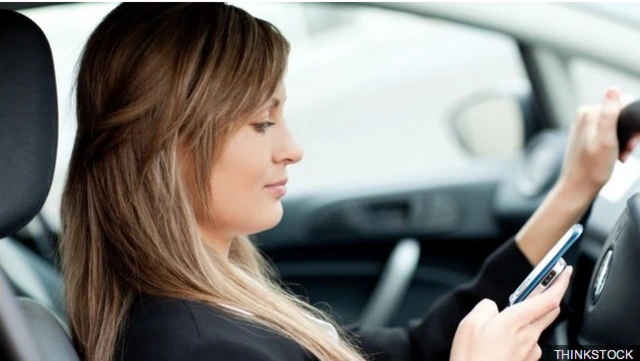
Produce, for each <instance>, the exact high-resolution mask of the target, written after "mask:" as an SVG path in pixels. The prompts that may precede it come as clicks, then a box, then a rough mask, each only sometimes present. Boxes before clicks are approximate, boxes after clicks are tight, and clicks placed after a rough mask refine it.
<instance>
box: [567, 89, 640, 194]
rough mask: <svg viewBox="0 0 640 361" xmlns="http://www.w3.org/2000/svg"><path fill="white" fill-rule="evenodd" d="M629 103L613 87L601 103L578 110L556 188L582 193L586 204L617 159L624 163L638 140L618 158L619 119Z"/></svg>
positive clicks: (629, 97) (632, 142) (600, 185)
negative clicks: (622, 110) (563, 187)
mask: <svg viewBox="0 0 640 361" xmlns="http://www.w3.org/2000/svg"><path fill="white" fill-rule="evenodd" d="M632 100H633V97H632V96H631V95H630V94H625V95H624V96H621V95H620V90H618V89H617V88H615V87H612V88H609V89H608V90H607V92H606V93H605V96H604V98H603V100H602V102H601V103H599V104H595V105H588V106H582V107H580V108H579V109H578V111H577V115H576V119H575V120H574V122H573V124H572V125H571V130H570V132H569V142H568V144H567V151H566V153H565V157H564V163H563V166H562V173H561V176H560V179H559V181H558V184H560V185H561V186H565V187H567V188H569V189H572V190H574V191H575V192H581V194H583V195H584V197H586V198H589V200H591V199H592V198H593V197H595V195H596V194H597V193H598V192H599V191H600V189H601V188H602V187H603V186H604V185H605V183H607V181H608V180H609V178H610V177H611V173H612V172H613V166H614V165H615V162H616V159H618V158H619V157H620V158H621V159H622V160H625V159H626V157H627V156H628V155H629V153H630V152H631V150H633V147H634V146H635V144H636V143H637V141H638V140H639V139H640V138H638V137H637V136H636V137H633V138H632V139H631V141H630V142H629V143H630V144H628V145H626V147H625V150H624V151H623V154H618V149H619V147H618V136H617V133H616V129H617V125H618V116H619V115H620V110H621V109H622V108H624V107H625V106H627V105H628V104H629V103H630V102H631V101H632Z"/></svg>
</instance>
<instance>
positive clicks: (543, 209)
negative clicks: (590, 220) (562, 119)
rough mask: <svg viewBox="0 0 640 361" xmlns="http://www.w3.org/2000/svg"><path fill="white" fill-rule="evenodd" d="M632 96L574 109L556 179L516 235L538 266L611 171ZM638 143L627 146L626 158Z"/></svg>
mask: <svg viewBox="0 0 640 361" xmlns="http://www.w3.org/2000/svg"><path fill="white" fill-rule="evenodd" d="M632 99H633V97H632V96H631V95H628V94H626V95H625V96H621V95H620V91H619V90H618V89H617V88H613V87H612V88H610V89H609V90H607V92H606V94H605V96H604V98H603V100H602V103H600V104H596V105H590V106H583V107H581V108H580V109H578V112H577V115H576V119H575V121H574V122H573V124H572V125H571V130H570V132H569V141H568V143H567V150H566V152H565V157H564V163H563V166H562V173H561V175H560V178H559V179H558V181H557V182H556V184H555V185H554V187H553V189H551V191H550V192H549V194H548V195H547V197H546V198H545V200H544V201H543V202H542V204H541V205H540V206H539V207H538V209H537V210H536V212H535V213H534V214H533V215H532V216H531V218H529V220H528V221H527V223H526V224H525V225H524V226H523V227H522V229H520V231H519V232H518V234H517V235H516V241H517V244H518V247H519V248H520V250H521V251H522V253H523V254H524V255H525V257H527V259H528V260H529V262H530V263H531V264H532V265H536V264H537V263H538V262H540V260H541V259H542V258H543V257H544V255H545V254H546V253H547V252H548V251H549V250H550V249H551V247H553V245H555V243H556V241H557V240H558V239H559V238H560V237H561V236H562V235H563V234H564V233H565V232H566V231H567V230H568V229H569V227H571V226H572V225H573V224H574V223H576V222H578V221H579V220H580V218H581V217H582V216H583V215H584V213H585V212H586V210H587V209H588V208H589V205H590V204H591V202H592V201H593V199H594V198H595V197H596V196H597V195H598V192H599V191H600V189H601V188H602V187H603V186H604V185H605V183H607V181H608V180H609V178H610V177H611V173H612V172H613V166H614V165H615V162H616V159H617V158H618V157H619V156H620V155H619V154H618V149H619V147H618V135H617V126H618V116H619V115H620V110H621V109H622V108H624V107H625V106H626V105H627V104H628V103H629V102H631V101H632ZM638 140H640V137H638V136H637V135H636V136H634V137H632V138H631V140H630V141H629V144H627V145H626V147H625V149H624V151H623V154H622V155H621V158H622V159H623V160H624V159H625V158H626V157H627V156H628V155H629V153H630V152H631V150H632V149H633V147H634V146H635V144H636V143H637V142H638Z"/></svg>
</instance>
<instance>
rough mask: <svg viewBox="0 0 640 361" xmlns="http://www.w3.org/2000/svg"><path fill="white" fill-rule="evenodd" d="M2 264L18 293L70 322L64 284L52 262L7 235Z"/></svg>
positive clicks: (0, 254) (0, 249)
mask: <svg viewBox="0 0 640 361" xmlns="http://www.w3.org/2000/svg"><path fill="white" fill-rule="evenodd" d="M0 265H1V266H2V269H3V270H4V272H5V275H6V276H7V278H8V280H9V283H10V284H11V286H13V289H14V292H15V293H16V295H17V296H19V297H26V298H30V299H33V300H36V301H39V302H40V303H41V304H43V305H44V306H46V307H48V308H49V309H50V310H51V311H53V312H54V313H55V314H56V316H57V317H58V318H60V319H62V320H63V321H64V322H67V319H68V317H67V311H66V307H65V302H64V284H63V281H62V277H61V276H60V274H59V273H58V270H57V269H56V268H55V267H54V266H53V264H51V263H49V262H47V261H45V260H44V259H43V258H42V257H40V255H38V254H36V253H35V252H34V251H32V250H30V249H29V248H27V246H25V245H24V244H22V243H21V242H20V241H18V240H17V239H15V238H12V237H7V238H4V239H2V240H0Z"/></svg>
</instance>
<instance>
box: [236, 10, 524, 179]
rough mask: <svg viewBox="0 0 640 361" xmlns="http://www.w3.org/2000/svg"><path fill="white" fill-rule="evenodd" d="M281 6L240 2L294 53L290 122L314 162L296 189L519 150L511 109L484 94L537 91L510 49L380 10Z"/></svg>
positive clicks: (300, 168)
mask: <svg viewBox="0 0 640 361" xmlns="http://www.w3.org/2000/svg"><path fill="white" fill-rule="evenodd" d="M274 5H276V4H253V3H251V4H249V3H243V4H239V6H241V7H243V8H244V9H245V10H247V11H248V12H250V13H252V14H254V15H256V16H258V17H263V18H264V19H266V20H268V21H270V22H272V23H273V24H274V25H276V26H277V27H278V28H280V29H281V30H282V32H283V33H284V35H285V36H286V37H287V38H288V39H289V40H290V42H291V45H292V51H291V56H290V59H289V69H288V74H287V79H286V84H287V93H288V98H289V100H288V104H287V107H286V109H285V112H286V113H287V119H288V123H289V126H290V128H292V131H293V133H294V136H296V138H297V140H298V142H299V143H300V144H301V146H302V147H303V149H304V151H305V158H304V159H303V161H302V162H301V163H300V164H297V165H296V166H294V167H291V170H290V173H291V174H292V180H295V181H293V182H291V184H290V187H291V190H293V191H295V190H296V189H302V188H304V189H309V190H312V189H317V188H318V187H324V186H327V187H329V186H333V185H336V184H343V183H352V182H361V181H370V180H377V179H383V178H387V177H390V178H398V177H404V176H408V175H409V174H416V173H432V172H434V171H437V170H440V169H442V168H450V167H452V166H453V167H456V166H466V165H469V164H470V163H471V162H474V161H475V159H476V157H477V156H478V155H479V156H483V157H493V158H505V157H506V158H508V157H513V156H515V155H516V154H518V152H519V151H520V150H521V149H522V144H523V126H522V121H523V120H522V118H521V116H520V112H519V108H518V106H517V104H516V103H515V102H514V101H513V99H511V101H505V100H504V99H502V98H500V97H490V96H487V97H483V96H477V95H479V94H484V93H486V94H491V93H500V92H502V91H505V89H506V90H507V93H509V92H510V91H511V90H513V89H519V90H522V89H525V90H526V89H527V88H528V87H529V82H528V79H527V76H526V72H525V70H524V67H523V64H522V61H521V57H520V54H519V52H518V48H517V45H516V43H515V41H514V40H513V39H511V38H509V37H506V36H503V35H500V34H497V33H493V32H490V31H484V30H480V29H477V28H473V27H468V26H463V25H460V24H456V23H452V22H447V21H441V20H437V19H430V18H423V17H418V16H412V15H408V14H402V13H397V12H392V11H388V10H385V9H380V8H372V7H365V6H346V5H332V4H291V3H289V4H278V6H279V9H278V11H279V12H278V11H275V7H274ZM287 13H288V16H287V15H285V14H287ZM319 24H324V26H321V25H319ZM485 98H486V99H485ZM461 108H464V109H461ZM461 110H462V111H461ZM459 113H463V114H459ZM456 114H459V115H460V117H461V118H463V119H461V121H462V123H463V126H462V127H459V130H460V131H459V132H456V131H455V128H454V127H453V124H452V123H453V122H452V118H453V117H454V115H456ZM462 140H467V141H469V142H473V144H472V145H471V148H477V149H474V150H475V153H476V154H474V155H472V154H470V152H469V151H468V150H467V149H465V147H463V146H462V143H461V141H462ZM298 187H299V188H298Z"/></svg>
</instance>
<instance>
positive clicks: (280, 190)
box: [265, 185, 287, 197]
mask: <svg viewBox="0 0 640 361" xmlns="http://www.w3.org/2000/svg"><path fill="white" fill-rule="evenodd" d="M265 188H266V189H267V190H269V192H271V193H272V194H274V195H276V196H278V197H282V196H284V195H285V194H287V187H286V186H285V185H270V186H266V187H265Z"/></svg>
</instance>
